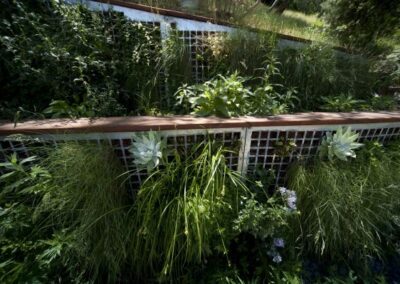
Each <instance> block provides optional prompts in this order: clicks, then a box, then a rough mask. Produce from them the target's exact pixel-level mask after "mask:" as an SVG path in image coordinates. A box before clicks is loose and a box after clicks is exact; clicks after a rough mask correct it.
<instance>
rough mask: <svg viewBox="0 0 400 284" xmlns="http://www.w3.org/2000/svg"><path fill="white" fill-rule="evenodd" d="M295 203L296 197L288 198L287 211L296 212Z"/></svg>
mask: <svg viewBox="0 0 400 284" xmlns="http://www.w3.org/2000/svg"><path fill="white" fill-rule="evenodd" d="M296 201H297V197H296V196H291V197H288V199H287V205H288V207H289V209H292V210H296V209H297V206H296Z"/></svg>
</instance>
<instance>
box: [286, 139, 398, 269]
mask: <svg viewBox="0 0 400 284" xmlns="http://www.w3.org/2000/svg"><path fill="white" fill-rule="evenodd" d="M397 150H398V143H397V146H395V147H394V148H388V149H383V148H382V147H381V146H380V145H379V144H377V143H371V144H368V145H367V146H366V147H364V148H363V149H362V150H360V152H359V154H358V155H357V159H356V160H352V161H350V162H345V163H344V162H343V161H339V160H336V161H334V162H325V161H320V160H315V161H314V162H313V163H312V164H310V165H308V166H306V165H304V164H302V163H297V164H296V165H294V166H292V167H291V169H290V171H289V174H288V176H289V180H288V183H289V186H290V187H291V188H292V189H294V190H295V191H296V192H297V194H298V208H299V210H300V211H301V215H300V226H301V237H302V245H303V248H304V252H305V253H306V254H311V255H317V256H319V257H322V258H324V259H330V260H336V261H338V260H344V261H352V262H354V263H353V264H355V265H356V264H358V265H359V266H361V267H364V265H365V263H366V261H367V259H368V257H369V256H377V255H378V256H382V248H383V247H384V246H386V242H390V240H391V235H392V233H393V232H395V231H396V230H398V226H397V225H396V224H395V223H394V220H395V219H396V218H397V217H396V216H398V208H399V207H398V206H399V200H400V199H399V198H400V196H399V194H400V191H399V185H400V179H399V177H400V176H399V174H398V172H399V169H400V164H399V161H400V160H399V154H398V153H397Z"/></svg>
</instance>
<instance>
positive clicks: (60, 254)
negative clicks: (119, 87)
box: [0, 128, 400, 283]
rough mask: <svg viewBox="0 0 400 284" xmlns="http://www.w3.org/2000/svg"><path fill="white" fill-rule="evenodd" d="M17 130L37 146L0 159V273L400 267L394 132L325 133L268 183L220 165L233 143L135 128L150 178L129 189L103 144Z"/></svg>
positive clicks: (112, 275) (7, 278)
mask: <svg viewBox="0 0 400 284" xmlns="http://www.w3.org/2000/svg"><path fill="white" fill-rule="evenodd" d="M10 139H11V138H10ZM12 139H16V138H15V137H14V138H12ZM18 139H24V140H23V141H24V143H25V144H26V145H28V144H29V142H32V144H30V146H29V150H30V152H31V153H32V154H35V155H36V156H31V157H29V158H24V157H18V156H17V155H16V154H12V155H11V156H10V157H9V159H8V161H6V162H5V163H1V164H0V167H1V169H2V170H3V171H4V174H3V175H2V176H1V177H0V188H1V191H0V225H1V228H2V229H1V231H0V250H1V251H2V254H1V255H0V272H1V273H0V280H1V281H2V283H19V282H29V283H30V282H35V283H49V282H54V281H60V282H77V283H97V282H99V281H101V282H106V283H121V282H123V283H125V282H132V281H140V282H146V283H168V282H174V283H181V282H182V283H266V282H267V283H304V282H306V283H360V282H361V283H366V282H368V283H375V282H378V283H395V281H398V280H399V279H400V275H399V274H398V270H397V268H398V265H399V263H400V255H399V253H398V246H399V238H400V235H399V230H400V228H399V226H400V222H399V219H400V217H399V215H398V212H399V211H398V209H399V206H400V202H399V198H400V196H399V192H400V191H399V187H400V180H399V175H398V172H399V170H400V156H399V149H400V143H399V141H393V142H391V143H389V144H388V145H385V146H383V145H381V144H380V143H378V142H375V141H371V142H368V143H365V144H359V143H356V142H355V140H356V139H357V134H355V133H353V132H352V131H351V130H350V129H341V128H339V129H337V131H336V132H335V133H329V132H328V133H327V134H326V136H325V137H323V138H322V144H321V146H320V148H319V154H318V155H317V156H316V157H314V158H313V159H311V160H306V159H304V157H303V158H302V157H301V156H299V157H298V159H297V161H296V162H295V163H294V164H293V165H292V166H291V169H290V171H289V173H288V176H287V182H286V183H287V186H288V188H285V187H277V188H276V187H275V186H274V184H275V177H274V173H273V171H272V169H271V170H269V169H263V168H261V167H258V168H256V170H255V172H254V174H252V175H249V176H246V177H244V176H241V175H240V174H239V173H237V172H235V171H233V170H231V169H230V168H229V167H228V166H227V157H228V156H229V155H230V154H231V153H232V152H235V151H237V149H235V147H229V146H226V145H223V143H221V142H219V141H218V139H211V137H208V138H206V139H205V140H204V141H201V142H199V143H197V144H194V145H193V147H189V148H187V149H186V150H185V151H182V149H181V148H179V147H178V148H176V149H175V148H173V149H171V148H170V147H167V145H166V141H164V139H163V138H162V137H161V136H159V135H158V134H156V133H154V132H150V133H143V134H140V135H136V136H135V137H134V141H135V142H134V143H133V144H132V145H131V146H130V149H129V151H131V153H132V155H133V157H134V160H133V161H132V162H131V163H132V166H133V165H135V166H136V167H137V168H138V169H139V170H143V171H146V172H147V174H148V177H147V178H146V179H145V180H143V183H142V185H141V186H140V188H138V189H136V190H137V191H135V192H131V191H129V190H128V188H127V183H126V181H127V178H129V175H130V174H132V172H124V170H122V167H121V165H120V162H119V160H118V159H117V158H116V155H115V152H114V151H113V150H112V148H111V147H109V146H108V145H103V144H97V143H77V142H64V143H59V144H58V147H57V148H53V147H50V146H46V145H45V144H43V142H44V141H38V140H37V139H36V140H31V138H29V137H23V138H21V137H19V138H18Z"/></svg>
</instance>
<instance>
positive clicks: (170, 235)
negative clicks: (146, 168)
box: [131, 141, 247, 279]
mask: <svg viewBox="0 0 400 284" xmlns="http://www.w3.org/2000/svg"><path fill="white" fill-rule="evenodd" d="M228 152H229V151H228V150H225V149H224V148H223V147H222V146H218V145H216V143H215V142H211V141H208V142H203V143H201V144H199V145H197V146H195V147H194V148H193V149H192V151H191V153H190V154H189V155H187V156H185V157H181V156H179V154H178V153H175V155H174V159H173V160H172V161H170V162H166V163H164V164H163V165H162V166H161V167H159V168H158V169H157V170H155V171H154V172H153V173H152V174H151V175H150V176H149V177H148V178H147V179H146V180H145V181H144V183H143V184H142V186H141V188H140V190H139V192H138V194H137V199H136V202H135V207H134V209H133V215H132V218H133V224H134V225H133V227H132V230H133V231H134V233H135V235H134V236H133V239H132V251H131V255H132V258H133V264H134V267H135V268H136V274H137V275H140V277H145V275H159V277H160V278H161V279H169V278H170V277H173V276H177V274H180V273H181V272H182V269H183V268H184V267H185V265H186V264H189V263H192V264H201V263H202V262H203V261H204V260H205V259H206V257H207V256H209V255H210V254H211V253H212V251H217V252H220V253H226V247H225V246H226V243H225V242H224V236H225V235H226V234H228V232H227V231H226V228H227V227H228V228H229V226H225V223H226V222H229V220H233V218H234V217H230V216H235V215H236V214H237V212H238V202H239V197H240V195H243V194H245V193H246V192H247V187H246V185H245V184H244V182H243V179H242V177H241V176H240V174H239V173H237V172H235V171H233V170H231V169H230V168H229V167H228V165H227V164H226V159H225V157H224V155H225V154H227V153H228Z"/></svg>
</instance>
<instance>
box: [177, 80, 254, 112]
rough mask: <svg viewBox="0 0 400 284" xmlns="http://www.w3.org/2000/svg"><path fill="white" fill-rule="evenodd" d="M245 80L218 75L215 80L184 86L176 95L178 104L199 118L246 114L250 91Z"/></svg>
mask: <svg viewBox="0 0 400 284" xmlns="http://www.w3.org/2000/svg"><path fill="white" fill-rule="evenodd" d="M244 82H245V79H244V78H243V77H240V76H239V75H238V74H237V73H235V74H232V75H231V76H229V77H224V76H222V75H219V76H218V77H217V78H216V79H214V80H211V81H207V82H205V83H204V84H200V85H195V86H189V87H187V86H184V87H182V88H180V89H179V90H178V92H177V93H176V96H177V99H178V104H179V105H183V106H184V107H185V108H186V109H192V110H193V114H196V115H199V116H209V115H216V116H222V117H231V116H239V115H244V114H245V113H246V106H247V102H246V101H247V98H248V97H249V96H250V95H251V92H250V89H248V88H246V87H245V86H244V85H243V83H244Z"/></svg>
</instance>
